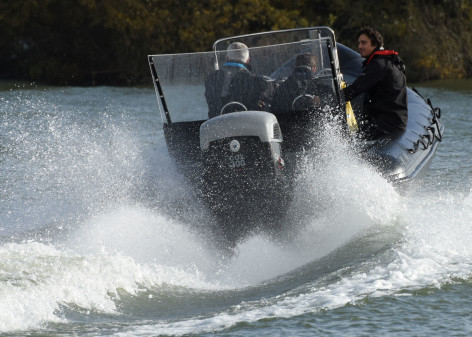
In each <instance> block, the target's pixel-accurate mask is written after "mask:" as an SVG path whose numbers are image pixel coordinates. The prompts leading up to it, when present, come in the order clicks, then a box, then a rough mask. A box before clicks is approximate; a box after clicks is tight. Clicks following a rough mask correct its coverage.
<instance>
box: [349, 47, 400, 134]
mask: <svg viewBox="0 0 472 337" xmlns="http://www.w3.org/2000/svg"><path fill="white" fill-rule="evenodd" d="M374 52H375V51H374ZM369 59H370V62H369ZM400 62H401V60H400V59H399V58H398V56H397V55H374V56H373V58H371V57H370V56H369V57H368V58H366V60H365V61H364V63H363V68H362V73H361V75H360V76H359V77H358V78H357V79H356V80H355V81H354V83H353V84H352V85H350V86H348V87H347V88H345V89H344V90H343V93H344V98H345V99H346V101H350V100H352V99H353V98H354V97H356V96H358V95H359V94H361V93H365V96H364V113H365V118H366V120H367V123H370V124H371V125H372V126H373V127H374V128H375V129H377V130H378V131H379V132H382V133H390V132H396V131H404V130H405V129H406V125H407V122H408V106H407V91H406V77H405V74H404V73H403V71H402V70H401V69H400V68H401V65H400Z"/></svg>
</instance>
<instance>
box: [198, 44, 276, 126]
mask: <svg viewBox="0 0 472 337" xmlns="http://www.w3.org/2000/svg"><path fill="white" fill-rule="evenodd" d="M273 91H274V89H273V85H272V82H270V81H268V80H267V79H266V78H265V77H264V76H259V75H256V74H254V73H252V72H251V67H250V65H249V49H248V48H247V46H246V45H245V44H244V43H241V42H234V43H232V44H230V45H229V47H228V48H227V51H226V62H225V63H224V64H223V66H222V67H221V69H219V70H216V71H215V72H214V73H212V74H210V75H209V76H208V77H207V78H206V80H205V98H206V101H207V104H208V117H209V118H212V117H215V116H218V115H220V114H221V113H225V112H226V111H222V108H223V107H224V106H225V105H226V104H228V103H230V102H237V103H238V107H239V108H238V109H240V110H263V109H264V108H266V106H265V104H266V102H267V101H269V100H270V99H271V98H272V95H273ZM243 106H244V107H243ZM228 111H234V110H228Z"/></svg>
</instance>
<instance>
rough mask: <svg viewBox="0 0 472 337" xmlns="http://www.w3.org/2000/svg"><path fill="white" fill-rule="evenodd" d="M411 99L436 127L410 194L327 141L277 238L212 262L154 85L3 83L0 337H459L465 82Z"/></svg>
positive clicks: (469, 199)
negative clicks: (437, 120)
mask: <svg viewBox="0 0 472 337" xmlns="http://www.w3.org/2000/svg"><path fill="white" fill-rule="evenodd" d="M416 87H417V88H418V89H419V91H420V92H421V93H422V94H423V96H425V97H430V98H431V99H432V102H433V105H435V106H439V107H441V109H442V120H443V122H444V124H445V126H446V132H445V134H444V139H443V142H442V143H441V144H440V145H439V147H438V150H437V155H436V157H435V158H434V160H433V162H432V165H431V167H430V170H429V171H428V173H427V175H426V177H425V178H424V179H423V181H422V182H421V183H420V184H418V186H416V188H415V189H412V190H411V191H409V192H408V193H405V194H399V193H397V192H396V191H395V190H394V189H393V187H392V186H390V185H389V184H388V183H387V182H386V181H385V180H384V179H383V178H381V177H380V176H379V175H378V174H377V173H376V172H375V171H374V170H373V169H372V168H370V167H368V166H367V165H366V164H364V163H361V162H359V161H357V160H355V159H354V158H353V156H352V155H351V154H350V153H349V150H348V149H347V148H346V147H345V146H344V144H343V141H342V140H339V139H338V140H336V139H333V140H329V141H327V144H326V146H325V152H326V153H325V155H324V156H323V158H324V159H323V160H324V162H323V165H322V166H321V165H319V163H318V162H316V161H315V160H311V159H310V158H311V157H310V156H308V160H307V163H306V170H305V171H303V172H301V173H300V177H298V181H299V184H298V185H297V186H298V187H297V190H296V195H295V202H294V204H293V205H292V207H291V209H290V217H289V218H288V220H286V221H289V222H293V223H296V224H297V226H294V233H292V235H291V236H290V238H284V237H281V238H274V237H267V236H265V235H263V234H258V235H253V236H250V237H248V238H247V239H246V240H244V241H243V242H241V243H239V244H238V246H237V247H236V249H235V251H234V254H232V255H228V254H227V253H222V252H221V250H220V249H218V248H217V247H216V245H215V244H214V242H213V240H212V239H211V237H210V236H209V235H207V231H206V230H205V228H206V226H207V223H208V222H209V221H210V220H209V219H210V217H211V216H210V215H209V214H208V213H207V211H206V210H205V208H204V207H203V206H202V204H201V203H200V202H199V200H198V199H196V198H195V196H194V195H193V194H192V191H191V189H190V188H189V186H188V185H187V184H186V183H185V181H184V180H183V178H182V177H181V176H180V175H179V174H178V173H177V172H176V170H175V168H174V167H173V164H172V162H171V161H170V159H169V156H168V154H167V151H166V147H165V144H164V140H163V133H162V121H161V118H160V116H159V113H158V112H157V103H156V99H155V96H154V90H153V89H152V88H114V87H98V88H97V87H94V88H76V87H71V88H43V87H31V86H27V85H12V84H9V83H7V84H5V83H4V84H2V85H1V89H0V334H1V335H2V336H71V335H74V336H166V335H177V336H181V335H191V334H192V335H198V336H210V335H218V336H312V335H323V336H326V335H332V336H340V335H342V336H361V335H362V336H367V335H388V336H430V335H436V336H446V335H447V336H467V335H471V334H472V316H471V312H472V245H471V244H470V242H471V240H472V196H471V182H472V179H471V178H472V160H471V157H472V150H471V148H472V115H471V113H470V107H471V106H472V82H471V81H470V80H462V81H438V82H429V83H422V84H419V85H417V86H416ZM318 159H319V158H318ZM318 159H317V160H318Z"/></svg>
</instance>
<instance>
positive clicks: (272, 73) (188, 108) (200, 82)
mask: <svg viewBox="0 0 472 337" xmlns="http://www.w3.org/2000/svg"><path fill="white" fill-rule="evenodd" d="M283 36H284V37H285V39H286V40H291V39H295V40H297V41H295V42H282V43H279V42H280V39H278V37H277V36H272V35H270V34H269V35H265V34H263V35H261V36H259V35H255V36H251V37H250V38H242V39H243V42H244V43H245V44H246V45H248V49H249V54H250V61H249V65H250V68H251V71H252V72H253V73H254V74H257V75H261V76H265V80H266V81H268V82H272V85H274V86H278V85H280V84H281V83H282V82H283V81H285V80H286V79H287V77H288V76H289V75H290V74H292V72H293V70H294V68H295V59H296V57H297V55H299V54H302V53H311V54H313V55H314V56H315V57H316V59H317V67H316V72H315V75H316V76H317V77H318V78H319V80H320V81H323V83H324V84H325V85H327V86H329V87H330V88H331V90H332V91H333V93H334V92H335V91H336V88H335V83H336V82H335V81H333V75H332V66H331V60H330V56H329V53H330V52H332V51H330V50H329V49H328V45H329V43H331V44H330V45H331V46H333V45H334V46H335V44H334V42H333V41H331V37H329V36H322V35H321V34H320V33H319V32H317V31H313V30H311V31H295V32H293V34H291V35H290V36H289V37H287V36H285V35H283ZM248 39H250V40H251V41H248ZM256 40H257V43H256ZM282 41H283V39H282ZM232 42H234V41H233V40H224V41H221V42H217V43H215V46H216V47H218V48H221V50H219V49H218V48H216V49H215V50H214V51H211V52H202V53H188V54H170V55H153V56H151V58H152V63H153V65H154V67H155V70H156V74H157V77H158V82H156V83H158V85H160V86H161V88H162V93H163V99H164V100H165V104H166V105H167V110H168V112H169V114H170V117H171V119H172V122H183V121H197V120H206V119H208V118H209V114H208V112H209V108H208V103H207V101H206V98H205V90H206V88H205V80H206V79H207V77H208V76H209V75H210V74H212V73H214V72H215V71H216V70H217V69H221V68H222V67H224V64H225V62H226V61H227V60H226V53H227V52H226V48H227V45H229V43H232ZM336 61H337V60H336ZM151 66H152V65H151ZM157 89H158V88H157V86H156V92H157V94H158V98H159V99H158V102H159V106H160V110H161V113H164V110H165V109H164V105H163V101H162V99H161V97H160V95H159V92H158V90H157ZM261 110H266V111H270V101H269V102H267V104H266V105H265V106H264V108H263V109H262V108H261ZM164 119H165V118H164Z"/></svg>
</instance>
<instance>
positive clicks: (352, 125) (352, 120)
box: [341, 81, 359, 133]
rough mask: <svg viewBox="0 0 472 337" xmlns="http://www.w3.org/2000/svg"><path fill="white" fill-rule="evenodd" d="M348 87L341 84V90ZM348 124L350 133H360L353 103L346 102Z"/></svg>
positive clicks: (343, 83) (344, 83)
mask: <svg viewBox="0 0 472 337" xmlns="http://www.w3.org/2000/svg"><path fill="white" fill-rule="evenodd" d="M345 87H346V82H344V81H342V82H341V89H344V88H345ZM346 122H347V126H348V128H349V131H351V132H352V133H355V132H357V131H359V126H358V125H357V120H356V116H355V115H354V110H352V105H351V102H346Z"/></svg>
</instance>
